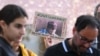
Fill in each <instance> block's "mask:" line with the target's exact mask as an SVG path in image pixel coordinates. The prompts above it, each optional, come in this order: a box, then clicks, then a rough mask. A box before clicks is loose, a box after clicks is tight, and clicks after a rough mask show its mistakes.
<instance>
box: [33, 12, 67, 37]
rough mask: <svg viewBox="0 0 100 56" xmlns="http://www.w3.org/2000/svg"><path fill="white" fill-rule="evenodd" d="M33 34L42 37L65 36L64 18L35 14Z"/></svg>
mask: <svg viewBox="0 0 100 56" xmlns="http://www.w3.org/2000/svg"><path fill="white" fill-rule="evenodd" d="M33 24H34V27H35V30H34V31H35V32H36V33H38V34H42V35H51V36H53V37H62V36H64V35H65V34H66V27H67V26H66V18H63V17H60V16H55V15H51V14H45V13H40V12H35V20H34V23H33Z"/></svg>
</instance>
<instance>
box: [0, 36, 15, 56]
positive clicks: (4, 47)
mask: <svg viewBox="0 0 100 56" xmlns="http://www.w3.org/2000/svg"><path fill="white" fill-rule="evenodd" d="M0 56H16V54H15V52H14V51H13V49H12V47H11V46H10V44H9V43H8V42H7V41H6V40H5V39H4V38H3V37H1V36H0Z"/></svg>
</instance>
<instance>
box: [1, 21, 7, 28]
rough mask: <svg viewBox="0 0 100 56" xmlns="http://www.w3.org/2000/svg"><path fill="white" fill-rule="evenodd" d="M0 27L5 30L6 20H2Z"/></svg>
mask: <svg viewBox="0 0 100 56" xmlns="http://www.w3.org/2000/svg"><path fill="white" fill-rule="evenodd" d="M0 26H1V27H2V28H4V27H5V26H6V23H5V21H4V20H0Z"/></svg>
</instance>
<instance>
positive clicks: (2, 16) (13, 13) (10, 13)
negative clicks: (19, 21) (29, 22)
mask: <svg viewBox="0 0 100 56" xmlns="http://www.w3.org/2000/svg"><path fill="white" fill-rule="evenodd" d="M19 17H27V14H26V12H25V11H24V10H23V9H22V8H21V7H20V6H17V5H14V4H8V5H6V6H4V7H3V8H2V9H1V11H0V20H4V21H5V23H6V24H7V25H9V24H10V23H11V22H13V21H14V20H15V19H16V18H19ZM0 31H2V29H1V27H0Z"/></svg>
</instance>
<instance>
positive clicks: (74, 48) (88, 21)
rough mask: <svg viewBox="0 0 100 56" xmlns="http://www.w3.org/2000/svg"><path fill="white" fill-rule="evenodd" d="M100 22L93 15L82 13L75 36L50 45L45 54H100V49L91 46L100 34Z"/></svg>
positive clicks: (60, 55)
mask: <svg viewBox="0 0 100 56" xmlns="http://www.w3.org/2000/svg"><path fill="white" fill-rule="evenodd" d="M98 26H99V24H98V22H97V21H96V19H95V17H93V16H91V15H81V16H79V17H78V18H77V20H76V23H75V26H74V28H73V30H72V31H73V37H72V38H67V39H66V40H64V41H63V42H61V43H58V44H56V45H54V46H51V47H49V48H48V49H47V50H46V52H45V54H44V56H100V54H99V51H98V50H96V49H94V48H92V47H91V43H92V42H93V41H94V40H95V38H96V37H97V36H98Z"/></svg>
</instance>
